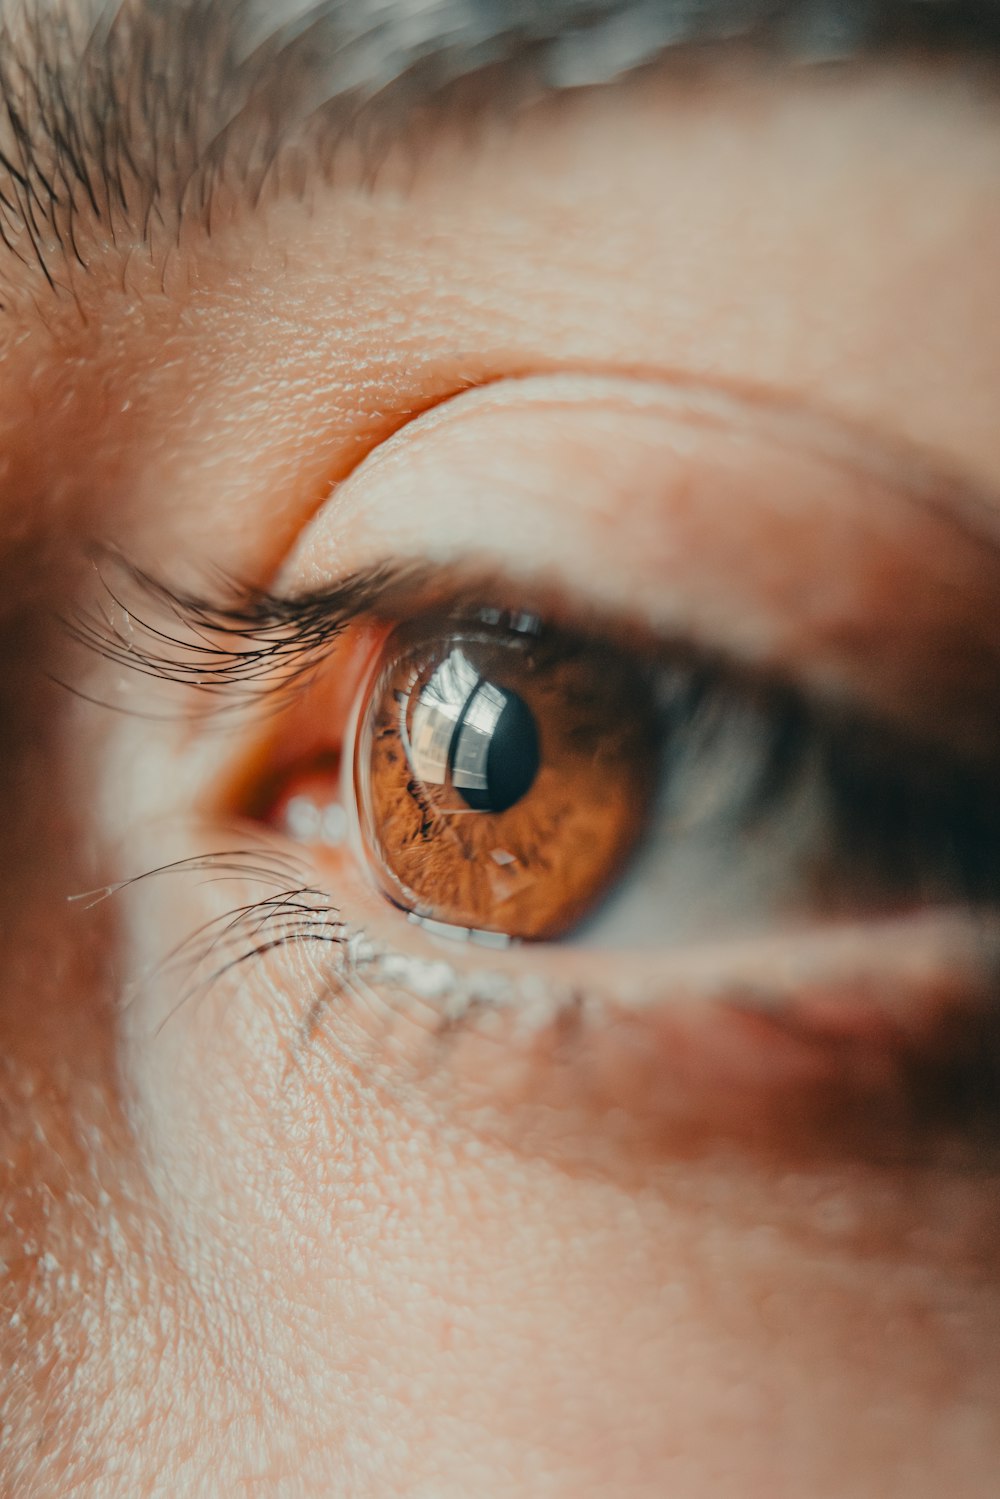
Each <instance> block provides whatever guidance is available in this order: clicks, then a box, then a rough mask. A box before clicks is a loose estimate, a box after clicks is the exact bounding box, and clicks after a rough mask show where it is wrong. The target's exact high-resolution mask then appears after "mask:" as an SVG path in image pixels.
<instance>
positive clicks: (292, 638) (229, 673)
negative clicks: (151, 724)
mask: <svg viewBox="0 0 1000 1499" xmlns="http://www.w3.org/2000/svg"><path fill="white" fill-rule="evenodd" d="M95 567H96V571H97V574H98V579H99V583H100V587H101V590H102V593H103V601H102V602H99V603H98V604H95V605H94V606H92V607H91V608H90V609H86V610H81V611H79V612H77V613H76V614H75V615H73V616H71V617H69V618H67V619H65V620H64V622H63V623H64V625H65V628H66V630H67V633H68V635H69V637H70V639H71V640H73V641H75V642H76V643H77V644H79V645H82V646H84V647H85V648H86V649H87V650H89V651H92V652H94V653H95V654H96V655H98V656H101V657H103V658H104V659H105V660H107V661H110V662H111V663H113V664H114V665H116V666H122V667H125V668H126V669H127V670H129V671H131V672H135V673H137V674H138V675H139V676H145V677H149V678H152V679H154V680H157V681H160V682H166V683H170V684H174V685H178V686H183V687H188V688H191V689H193V690H194V691H195V692H197V693H199V694H201V695H202V696H203V697H204V698H205V699H206V701H205V704H204V708H205V711H206V712H211V713H217V712H219V711H222V710H225V709H226V708H236V707H242V706H245V705H246V704H247V703H248V702H257V701H259V700H260V699H261V698H266V699H268V700H270V701H271V702H272V703H274V704H275V705H276V706H277V707H281V706H284V704H285V703H286V702H287V700H288V697H289V695H291V694H293V693H294V692H295V691H296V690H297V689H299V688H301V687H302V686H303V685H305V684H306V683H308V681H309V680H310V679H311V677H312V675H313V673H314V672H315V671H316V669H317V668H318V667H319V666H320V664H321V662H322V660H323V658H324V656H325V655H326V653H327V652H328V651H329V649H330V646H331V645H332V643H333V641H334V640H335V639H336V638H337V636H338V635H340V634H341V633H342V632H343V630H345V629H346V628H347V627H348V626H349V625H350V624H352V623H353V622H354V621H355V620H357V619H358V618H359V617H360V616H361V615H363V614H365V613H367V612H368V611H370V610H371V609H373V608H374V607H375V606H376V605H377V604H378V603H379V601H380V600H382V599H384V597H385V595H386V594H387V592H388V591H389V589H390V588H391V587H393V586H394V585H399V584H400V583H401V582H402V581H403V580H404V575H406V576H413V577H414V579H415V578H416V575H417V573H418V571H420V570H418V569H416V568H407V569H403V568H398V567H396V568H394V567H390V566H387V565H383V566H380V567H377V568H373V569H371V570H370V571H368V572H365V573H358V574H355V575H352V576H350V577H348V578H345V579H343V580H341V581H340V582H338V583H337V584H335V585H334V586H333V587H330V588H324V589H317V590H315V591H314V592H312V593H308V594H301V595H298V596H295V597H284V596H282V595H280V594H276V593H273V592H271V591H270V590H268V589H266V588H260V587H258V586H256V585H252V584H251V585H248V584H240V583H237V582H235V581H234V580H233V579H229V578H226V577H225V576H224V575H219V578H218V582H219V591H218V596H217V597H216V598H214V599H213V598H210V597H208V596H207V595H199V594H195V593H193V592H190V591H186V590H181V589H178V588H174V587H171V586H170V585H169V584H167V583H165V582H163V581H162V580H160V579H158V578H156V577H154V576H153V575H152V574H151V573H148V572H146V571H144V570H143V569H142V568H139V567H137V566H135V565H134V564H133V563H131V562H129V561H128V560H127V559H125V558H124V557H122V556H121V555H119V554H117V553H114V552H107V553H105V554H104V555H103V556H102V557H101V558H100V559H99V560H98V561H97V562H96V563H95ZM109 573H113V574H115V575H116V576H114V578H113V580H112V578H111V577H109ZM64 685H67V686H70V685H71V684H64ZM71 690H75V689H73V688H71ZM103 706H110V707H115V706H118V705H117V704H103ZM128 711H130V712H132V711H134V709H133V708H132V707H131V706H130V707H129V709H128ZM145 716H148V715H145ZM154 716H159V715H154Z"/></svg>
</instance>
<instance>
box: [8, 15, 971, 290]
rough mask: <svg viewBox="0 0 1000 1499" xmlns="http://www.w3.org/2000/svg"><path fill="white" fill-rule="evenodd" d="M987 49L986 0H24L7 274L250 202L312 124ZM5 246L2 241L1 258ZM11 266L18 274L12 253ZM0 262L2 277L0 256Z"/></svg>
mask: <svg viewBox="0 0 1000 1499" xmlns="http://www.w3.org/2000/svg"><path fill="white" fill-rule="evenodd" d="M737 46H742V47H744V48H747V47H750V48H755V49H766V50H767V51H768V52H771V53H777V54H778V55H779V56H787V57H788V58H789V59H794V60H797V61H807V62H821V63H823V62H825V63H831V62H839V61H846V60H850V59H852V58H855V57H858V56H861V55H867V54H872V53H876V54H877V53H883V54H884V53H893V52H895V53H899V52H904V51H913V52H916V53H918V54H922V55H925V56H926V55H928V54H933V55H939V54H941V53H967V54H971V55H973V56H976V57H989V58H995V57H997V56H1000V6H997V4H996V3H995V0H850V3H847V0H423V3H422V4H420V5H414V4H413V3H412V0H394V3H386V0H24V3H23V4H22V6H21V8H20V10H18V11H17V12H16V13H15V16H14V18H13V19H11V20H8V22H7V23H6V26H5V27H4V29H3V30H2V31H0V242H2V243H0V261H2V260H7V262H8V265H7V267H3V266H2V264H0V304H2V303H3V301H4V300H5V299H4V297H3V282H4V280H5V281H6V283H7V285H8V286H9V285H11V284H12V277H11V268H12V267H13V269H14V271H15V273H16V274H19V275H22V276H23V275H24V274H27V273H33V274H34V275H35V276H38V275H40V276H41V277H42V278H43V280H44V282H45V283H46V284H47V286H48V288H49V290H50V291H52V292H60V291H64V290H65V270H66V267H67V263H68V262H70V261H75V262H76V263H77V264H78V265H79V266H80V267H83V268H87V266H88V264H89V260H88V251H87V245H88V244H90V243H92V242H93V236H94V234H95V231H97V232H103V234H104V236H105V239H107V238H108V237H111V238H116V237H117V236H125V237H127V238H128V239H129V240H130V241H131V242H132V243H134V242H135V239H136V238H137V237H138V239H139V240H140V241H145V240H147V239H148V237H149V235H150V232H151V229H152V227H153V225H154V223H156V222H157V221H159V222H161V223H163V224H164V225H166V226H168V228H171V227H172V228H176V227H178V226H179V224H180V223H181V222H182V221H183V220H184V219H185V217H188V216H191V215H192V214H195V215H197V214H202V215H204V214H206V213H207V212H208V210H209V208H210V205H211V201H212V197H213V194H214V192H215V190H216V189H217V187H218V185H219V183H220V181H222V180H223V179H225V180H227V181H229V182H235V183H236V184H237V186H238V187H239V188H240V189H241V190H242V191H243V192H244V193H245V194H246V195H247V196H249V197H250V198H251V199H254V198H256V197H258V196H259V195H260V192H261V190H262V185H263V182H264V181H265V179H266V178H267V176H268V173H269V171H270V168H271V166H272V165H273V163H274V161H275V160H276V159H277V157H278V156H279V155H280V153H281V151H282V149H283V147H284V146H286V145H287V144H289V143H291V142H293V141H294V140H296V139H297V138H301V137H302V135H303V133H304V132H308V131H312V133H313V135H314V137H315V138H316V140H317V142H320V143H322V144H323V145H324V146H325V149H326V152H327V155H328V158H332V155H333V154H334V152H335V147H336V143H337V141H338V140H339V139H342V138H343V136H344V135H345V134H347V133H349V132H352V131H353V132H355V133H357V132H359V131H363V132H364V135H365V138H366V140H367V142H368V145H369V147H370V149H373V150H377V149H378V148H379V145H380V143H384V142H385V141H387V140H391V139H395V138H397V137H399V136H401V135H402V134H403V133H404V131H405V129H406V126H407V124H408V122H410V121H411V120H412V119H413V118H414V116H415V115H419V114H420V113H422V112H423V113H426V112H428V111H433V110H436V109H444V108H446V107H448V106H449V104H453V103H454V102H455V101H456V100H458V101H459V102H460V103H462V102H464V103H465V105H466V106H468V105H470V103H472V104H475V105H476V106H477V107H479V108H481V107H483V105H484V103H485V102H486V101H488V102H489V103H490V105H491V106H493V107H504V106H506V107H508V108H511V107H516V105H517V103H518V102H520V101H523V100H526V99H529V98H530V99H537V98H539V97H540V96H544V95H550V94H558V93H560V92H565V91H567V90H571V89H575V88H581V87H592V86H595V85H601V84H607V83H610V82H613V81H616V80H618V79H621V78H624V77H626V76H627V75H629V74H631V73H633V72H635V71H637V70H638V69H641V68H644V67H648V66H650V65H652V64H654V63H656V62H658V61H660V60H662V59H663V58H664V57H666V56H667V55H668V54H673V53H684V52H690V51H692V50H706V51H707V50H711V49H718V48H720V47H725V48H727V49H732V48H733V47H737ZM4 247H5V248H6V251H7V252H8V253H7V255H6V256H5V255H4V254H3V251H4ZM18 266H19V267H20V271H19V272H18V271H17V267H18ZM4 269H6V272H7V273H6V277H4V275H3V272H4Z"/></svg>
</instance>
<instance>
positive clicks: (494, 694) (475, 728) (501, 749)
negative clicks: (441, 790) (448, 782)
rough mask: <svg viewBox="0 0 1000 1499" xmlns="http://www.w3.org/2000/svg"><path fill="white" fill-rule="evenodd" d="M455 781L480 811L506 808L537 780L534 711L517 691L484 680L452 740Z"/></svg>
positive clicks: (515, 801)
mask: <svg viewBox="0 0 1000 1499" xmlns="http://www.w3.org/2000/svg"><path fill="white" fill-rule="evenodd" d="M451 749H452V753H451V771H452V784H453V785H454V787H455V790H456V791H457V792H458V793H459V795H460V796H461V797H462V800H463V801H464V802H465V803H466V805H467V806H469V807H471V808H473V810H475V811H476V812H494V813H496V812H507V811H509V810H510V808H511V807H513V806H514V805H515V804H516V803H517V802H519V801H520V800H521V798H522V796H525V795H526V794H527V793H528V792H529V791H530V790H531V787H532V785H533V784H534V780H535V776H536V775H537V774H538V766H539V759H540V756H539V747H538V729H537V727H536V725H535V717H534V714H533V713H532V711H531V709H530V708H529V707H528V705H527V703H526V702H524V700H523V699H522V698H519V697H518V695H517V693H516V692H508V691H507V690H506V689H505V688H502V687H494V686H492V685H491V684H490V683H488V682H481V683H480V684H479V686H478V687H477V689H476V691H475V692H474V693H473V694H472V696H471V698H470V699H469V701H468V702H467V703H466V705H465V712H464V713H463V715H462V719H461V722H460V723H459V724H458V726H457V728H456V731H455V736H454V738H453V740H452V746H451Z"/></svg>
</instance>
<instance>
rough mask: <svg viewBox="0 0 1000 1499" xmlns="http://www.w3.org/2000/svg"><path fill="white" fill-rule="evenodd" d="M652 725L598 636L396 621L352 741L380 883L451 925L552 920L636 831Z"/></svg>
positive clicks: (584, 906) (583, 893) (510, 929)
mask: <svg viewBox="0 0 1000 1499" xmlns="http://www.w3.org/2000/svg"><path fill="white" fill-rule="evenodd" d="M658 737H659V736H658V733H657V729H656V722H655V713H654V708H653V701H652V695H651V691H650V682H649V677H648V673H646V672H645V671H644V670H643V669H642V668H641V667H640V666H639V665H637V664H636V663H635V662H634V661H633V660H631V659H630V658H629V657H628V656H626V655H625V654H623V653H621V652H618V651H615V650H613V649H610V648H608V647H607V646H605V645H601V644H595V643H591V642H587V641H584V640H581V639H579V638H576V637H573V636H569V635H566V634H563V633H560V632H559V631H556V630H543V629H541V628H540V627H539V626H538V624H537V621H535V620H533V619H531V618H524V617H515V618H513V619H502V620H498V621H496V622H495V623H489V624H486V623H477V624H475V625H471V626H467V627H464V628H459V629H455V628H454V627H453V626H448V625H445V626H443V627H441V628H439V629H438V630H437V631H436V632H430V631H428V630H427V629H426V627H425V628H424V629H423V630H421V631H415V630H414V629H412V628H410V629H405V630H398V631H396V632H395V633H394V634H393V635H392V636H390V637H389V639H388V641H387V642H386V644H385V646H384V648H383V652H382V656H381V659H380V661H379V664H378V666H377V668H376V671H375V673H374V676H373V678H372V680H371V683H370V686H369V688H368V691H367V693H366V696H365V699H364V702H363V704H362V709H361V717H360V721H359V730H358V735H357V742H356V751H355V756H356V758H355V779H356V791H357V801H358V809H359V819H360V825H361V832H362V838H363V841H364V844H365V847H366V851H367V853H368V856H369V858H370V860H371V862H372V864H373V866H374V869H375V872H376V874H377V876H378V878H379V881H380V883H381V884H382V886H383V888H384V889H385V891H386V893H387V894H388V895H389V896H390V898H391V899H393V900H394V901H396V902H397V903H398V904H400V905H402V906H404V907H405V908H406V909H408V910H412V911H415V912H416V913H417V914H418V915H420V916H423V917H427V918H433V919H434V920H437V921H441V922H444V923H447V924H449V925H453V926H460V927H465V928H471V929H475V930H482V931H492V932H502V933H505V934H507V935H509V936H511V937H520V938H535V939H538V938H547V937H554V936H558V935H560V934H561V933H564V932H566V931H567V930H568V929H570V928H571V927H572V926H574V925H575V924H576V923H577V922H578V921H579V920H580V919H581V918H582V917H583V916H584V915H585V914H586V913H587V911H588V910H590V909H591V908H592V907H593V906H594V905H595V904H596V903H597V902H598V901H599V900H600V898H601V897H602V895H604V894H605V893H606V892H607V890H608V888H609V886H610V885H611V883H612V882H613V880H614V879H615V877H616V875H618V874H619V873H620V872H621V870H622V867H623V865H624V864H625V862H626V860H627V859H628V856H629V854H630V853H631V852H632V850H633V848H634V846H635V844H636V841H637V839H638V838H639V835H640V834H641V832H642V829H643V826H644V823H645V820H646V815H647V811H648V807H649V801H650V797H651V794H652V791H653V786H654V781H655V772H656V765H657V746H658Z"/></svg>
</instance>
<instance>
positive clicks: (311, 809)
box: [284, 796, 348, 848]
mask: <svg viewBox="0 0 1000 1499" xmlns="http://www.w3.org/2000/svg"><path fill="white" fill-rule="evenodd" d="M284 824H285V832H286V833H287V834H288V836H289V838H294V839H295V840H296V842H297V843H326V844H328V845H329V846H330V847H331V848H339V847H340V845H341V844H342V843H343V842H344V841H345V839H346V838H347V833H348V818H347V813H346V812H345V810H344V808H343V807H342V806H341V805H340V803H339V802H327V803H326V805H325V806H320V805H319V803H318V802H315V801H313V799H312V797H311V796H293V797H292V799H291V801H290V802H289V803H288V806H287V807H286V808H285V816H284Z"/></svg>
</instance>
